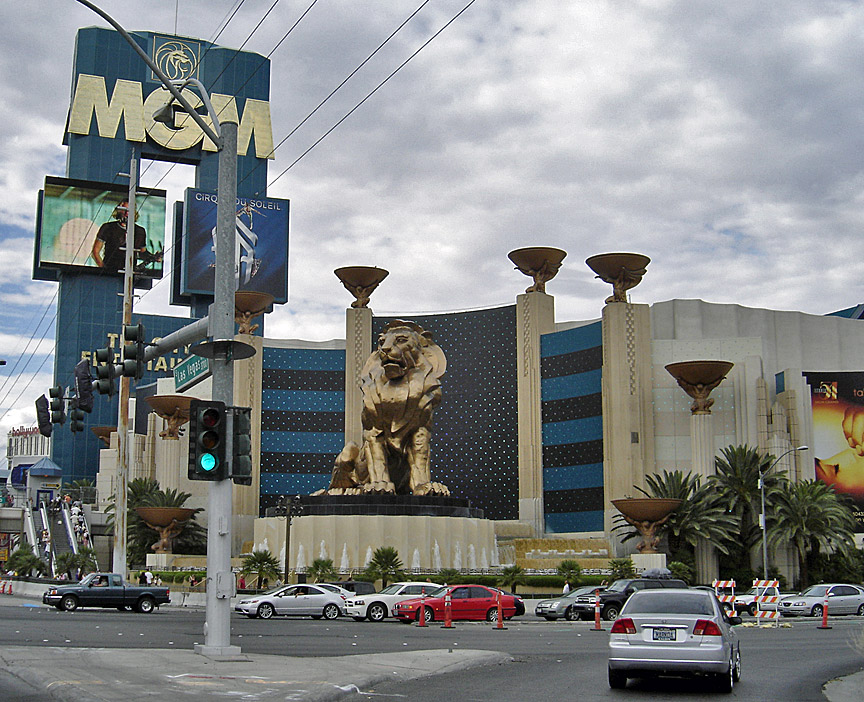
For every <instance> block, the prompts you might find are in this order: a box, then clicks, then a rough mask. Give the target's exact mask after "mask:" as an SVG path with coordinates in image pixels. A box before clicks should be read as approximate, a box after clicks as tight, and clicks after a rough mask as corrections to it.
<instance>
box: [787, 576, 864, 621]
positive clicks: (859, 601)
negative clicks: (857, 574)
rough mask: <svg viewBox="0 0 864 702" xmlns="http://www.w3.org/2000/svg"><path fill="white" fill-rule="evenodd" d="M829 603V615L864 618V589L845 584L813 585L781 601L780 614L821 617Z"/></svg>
mask: <svg viewBox="0 0 864 702" xmlns="http://www.w3.org/2000/svg"><path fill="white" fill-rule="evenodd" d="M826 600H827V602H828V614H829V615H830V616H834V615H835V614H857V615H858V616H864V588H862V587H860V586H859V585H847V584H845V583H822V584H821V585H811V586H810V587H808V588H807V589H806V590H804V592H801V593H799V594H797V595H787V596H786V597H784V598H783V599H781V600H780V607H779V609H780V614H782V615H783V616H784V617H795V616H804V617H808V616H809V617H821V616H822V612H823V610H824V608H825V601H826Z"/></svg>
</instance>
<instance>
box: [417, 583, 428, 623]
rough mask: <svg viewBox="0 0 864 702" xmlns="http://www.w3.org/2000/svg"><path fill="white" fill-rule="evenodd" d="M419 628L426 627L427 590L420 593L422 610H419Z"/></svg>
mask: <svg viewBox="0 0 864 702" xmlns="http://www.w3.org/2000/svg"><path fill="white" fill-rule="evenodd" d="M417 626H426V589H425V588H424V589H423V590H422V591H421V592H420V609H419V610H417Z"/></svg>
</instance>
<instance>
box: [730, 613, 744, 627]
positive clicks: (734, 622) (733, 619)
mask: <svg viewBox="0 0 864 702" xmlns="http://www.w3.org/2000/svg"><path fill="white" fill-rule="evenodd" d="M740 623H741V617H739V616H738V615H737V614H736V615H735V616H734V617H729V624H731V625H732V626H738V625H739V624H740Z"/></svg>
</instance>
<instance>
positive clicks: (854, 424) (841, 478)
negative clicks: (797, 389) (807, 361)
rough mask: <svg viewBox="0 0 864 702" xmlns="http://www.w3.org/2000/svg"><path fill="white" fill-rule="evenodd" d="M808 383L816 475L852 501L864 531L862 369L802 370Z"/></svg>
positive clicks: (861, 530)
mask: <svg viewBox="0 0 864 702" xmlns="http://www.w3.org/2000/svg"><path fill="white" fill-rule="evenodd" d="M804 377H805V378H807V382H808V383H809V385H810V404H811V408H812V412H813V447H812V448H813V452H814V455H815V456H816V478H817V479H819V480H822V481H823V482H825V483H827V484H828V485H833V486H834V490H835V492H837V493H838V494H843V495H848V496H849V497H850V498H851V499H852V500H853V501H854V503H855V518H856V520H857V522H858V528H857V531H859V532H864V372H847V373H843V372H836V373H804Z"/></svg>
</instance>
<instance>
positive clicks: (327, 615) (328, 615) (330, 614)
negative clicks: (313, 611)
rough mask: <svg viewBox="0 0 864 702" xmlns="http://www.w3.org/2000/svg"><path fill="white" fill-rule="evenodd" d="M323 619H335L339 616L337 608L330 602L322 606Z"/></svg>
mask: <svg viewBox="0 0 864 702" xmlns="http://www.w3.org/2000/svg"><path fill="white" fill-rule="evenodd" d="M322 614H323V615H324V619H331V620H332V619H336V618H337V617H338V616H339V607H337V606H336V605H335V604H333V603H332V602H331V603H330V604H328V605H325V606H324V612H323V613H322Z"/></svg>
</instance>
